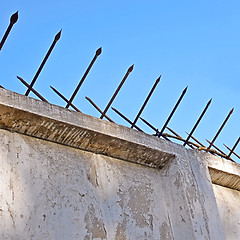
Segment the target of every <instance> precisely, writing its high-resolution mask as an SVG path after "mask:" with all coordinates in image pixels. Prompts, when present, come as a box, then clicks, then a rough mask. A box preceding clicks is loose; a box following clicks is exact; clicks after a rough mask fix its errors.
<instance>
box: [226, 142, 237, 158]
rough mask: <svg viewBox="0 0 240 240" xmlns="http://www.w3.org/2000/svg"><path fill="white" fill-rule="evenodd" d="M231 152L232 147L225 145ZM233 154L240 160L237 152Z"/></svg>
mask: <svg viewBox="0 0 240 240" xmlns="http://www.w3.org/2000/svg"><path fill="white" fill-rule="evenodd" d="M223 145H224V146H225V147H226V148H227V149H228V150H229V151H231V150H232V149H231V148H230V147H228V146H227V145H226V144H223ZM233 154H234V155H235V156H236V157H238V158H240V156H239V155H238V154H237V153H235V152H233Z"/></svg>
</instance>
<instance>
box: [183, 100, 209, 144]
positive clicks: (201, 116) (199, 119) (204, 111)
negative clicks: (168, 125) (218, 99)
mask: <svg viewBox="0 0 240 240" xmlns="http://www.w3.org/2000/svg"><path fill="white" fill-rule="evenodd" d="M211 102H212V98H211V99H210V100H209V101H208V103H207V105H206V107H205V108H204V110H203V111H202V113H201V115H200V117H199V118H198V120H197V122H196V123H195V125H194V127H193V129H192V131H191V132H190V134H189V135H188V137H187V138H186V140H185V141H184V143H183V146H185V145H186V144H187V142H188V140H189V139H190V137H191V136H192V135H193V133H194V131H195V130H196V128H197V126H198V124H199V123H200V121H201V120H202V118H203V116H204V114H205V113H206V111H207V109H208V107H209V106H210V104H211Z"/></svg>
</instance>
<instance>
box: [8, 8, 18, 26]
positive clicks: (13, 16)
mask: <svg viewBox="0 0 240 240" xmlns="http://www.w3.org/2000/svg"><path fill="white" fill-rule="evenodd" d="M17 20H18V11H17V12H15V13H14V14H13V15H12V16H11V18H10V23H11V24H14V23H16V22H17Z"/></svg>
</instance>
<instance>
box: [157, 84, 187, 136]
mask: <svg viewBox="0 0 240 240" xmlns="http://www.w3.org/2000/svg"><path fill="white" fill-rule="evenodd" d="M187 88H188V87H186V88H184V90H183V91H182V94H181V96H180V97H179V99H178V101H177V103H176V105H175V106H174V108H173V110H172V112H171V113H170V115H169V117H168V119H167V121H166V123H165V124H164V126H163V128H162V130H161V131H160V133H159V135H158V137H161V136H162V134H163V131H164V130H165V128H166V127H167V125H168V123H169V122H170V120H171V118H172V116H173V114H174V113H175V111H176V109H177V107H178V105H179V104H180V102H181V101H182V99H183V96H184V95H185V93H186V92H187Z"/></svg>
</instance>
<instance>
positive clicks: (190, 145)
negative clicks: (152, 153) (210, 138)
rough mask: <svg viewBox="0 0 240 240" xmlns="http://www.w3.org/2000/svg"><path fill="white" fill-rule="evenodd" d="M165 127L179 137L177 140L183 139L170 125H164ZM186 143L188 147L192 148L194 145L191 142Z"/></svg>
mask: <svg viewBox="0 0 240 240" xmlns="http://www.w3.org/2000/svg"><path fill="white" fill-rule="evenodd" d="M166 128H167V129H168V130H169V131H170V132H171V133H173V134H174V135H176V136H177V137H178V138H179V140H181V141H185V140H184V138H182V137H181V136H180V135H179V134H177V133H176V132H175V131H173V130H172V129H171V128H170V127H166ZM187 145H188V146H189V147H190V148H192V149H194V147H193V146H192V144H189V143H187Z"/></svg>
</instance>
